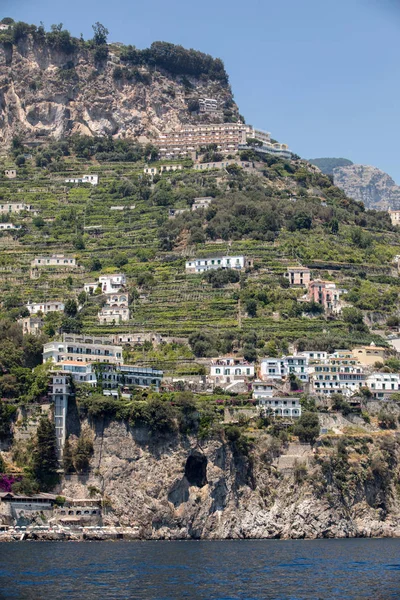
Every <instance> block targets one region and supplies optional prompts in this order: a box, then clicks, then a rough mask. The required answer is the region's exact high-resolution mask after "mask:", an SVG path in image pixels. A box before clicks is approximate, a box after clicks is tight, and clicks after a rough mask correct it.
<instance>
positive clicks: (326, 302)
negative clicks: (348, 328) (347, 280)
mask: <svg viewBox="0 0 400 600" xmlns="http://www.w3.org/2000/svg"><path fill="white" fill-rule="evenodd" d="M344 293H346V290H343V289H339V288H337V287H336V284H335V283H332V281H322V279H315V280H314V281H310V283H309V284H308V293H307V296H306V298H305V299H307V300H308V302H316V303H317V304H321V305H322V306H323V307H324V310H325V311H326V312H328V313H334V314H338V313H340V312H341V310H342V302H341V300H340V298H341V296H342V294H344ZM303 300H304V298H303Z"/></svg>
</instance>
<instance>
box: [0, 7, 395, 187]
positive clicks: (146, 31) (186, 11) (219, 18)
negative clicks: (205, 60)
mask: <svg viewBox="0 0 400 600" xmlns="http://www.w3.org/2000/svg"><path fill="white" fill-rule="evenodd" d="M0 6H1V12H2V14H3V16H11V17H13V18H14V19H17V20H24V21H27V22H29V23H35V24H39V22H40V21H43V22H44V24H45V26H46V28H49V27H50V25H51V24H52V23H60V22H62V23H64V26H65V27H66V28H68V29H69V30H70V31H71V33H72V34H74V35H79V34H80V33H83V35H84V37H85V38H86V37H91V36H92V29H91V25H92V23H94V22H95V21H100V22H101V23H103V24H104V25H106V26H107V27H108V29H109V30H110V36H109V39H110V41H121V42H124V43H127V44H128V43H130V44H133V45H135V46H137V47H138V48H144V47H147V46H149V45H150V44H151V42H153V41H156V40H163V41H169V42H173V43H177V44H182V45H184V46H186V47H192V48H196V49H198V50H202V51H204V52H208V53H210V54H212V55H214V56H219V57H220V58H222V59H223V60H224V62H225V66H226V69H227V71H228V73H229V75H230V81H231V85H232V88H233V92H234V95H235V100H236V102H237V103H238V104H239V108H240V111H241V113H242V114H243V115H244V116H245V118H246V122H248V123H251V124H253V125H256V126H257V127H260V128H262V129H267V130H268V131H271V133H272V135H273V137H275V138H276V139H278V140H279V141H282V142H286V143H288V144H289V145H290V148H291V149H292V150H293V151H295V152H297V153H298V154H300V155H301V156H303V157H305V158H313V157H320V156H343V157H345V158H349V159H351V160H353V161H354V162H356V163H362V164H370V165H374V166H377V167H379V168H381V169H383V170H385V171H387V172H388V173H389V174H390V175H391V176H392V177H393V178H394V179H395V180H396V181H397V182H398V183H399V184H400V161H399V151H398V140H399V139H400V116H399V112H400V102H399V98H400V60H399V58H400V57H399V54H400V52H399V50H400V35H399V34H400V0H335V1H332V0H331V1H329V0H284V1H279V0H247V1H246V2H244V1H241V2H239V1H238V0H229V1H228V0H201V1H199V0H198V1H197V2H188V1H187V0H147V1H144V0H141V1H140V2H138V1H137V2H133V1H132V0H113V1H110V0H107V1H106V0H69V1H68V2H58V1H57V0H35V1H34V2H33V1H32V0H1V2H0Z"/></svg>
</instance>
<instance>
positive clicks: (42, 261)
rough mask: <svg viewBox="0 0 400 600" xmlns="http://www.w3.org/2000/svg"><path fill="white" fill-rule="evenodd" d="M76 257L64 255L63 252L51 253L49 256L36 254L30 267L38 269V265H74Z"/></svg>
mask: <svg viewBox="0 0 400 600" xmlns="http://www.w3.org/2000/svg"><path fill="white" fill-rule="evenodd" d="M76 266H77V264H76V259H75V258H74V257H73V256H64V254H52V255H51V256H36V257H35V258H34V259H33V260H32V262H31V267H32V268H35V269H38V268H40V267H76Z"/></svg>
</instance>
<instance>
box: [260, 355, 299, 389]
mask: <svg viewBox="0 0 400 600" xmlns="http://www.w3.org/2000/svg"><path fill="white" fill-rule="evenodd" d="M291 373H293V374H294V375H295V376H296V377H297V379H299V380H300V381H302V382H304V383H307V382H308V381H309V365H308V357H307V356H301V355H297V356H283V357H282V358H272V357H271V358H263V359H262V360H261V366H260V377H261V379H262V380H267V379H283V378H287V377H289V375H290V374H291Z"/></svg>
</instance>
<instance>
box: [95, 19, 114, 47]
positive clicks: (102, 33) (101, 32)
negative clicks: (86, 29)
mask: <svg viewBox="0 0 400 600" xmlns="http://www.w3.org/2000/svg"><path fill="white" fill-rule="evenodd" d="M92 29H93V31H94V36H93V41H94V43H95V45H96V46H104V45H106V44H107V36H108V34H109V33H110V32H109V31H108V29H107V27H104V25H102V24H101V23H99V22H98V21H97V22H96V23H95V24H94V25H92Z"/></svg>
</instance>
